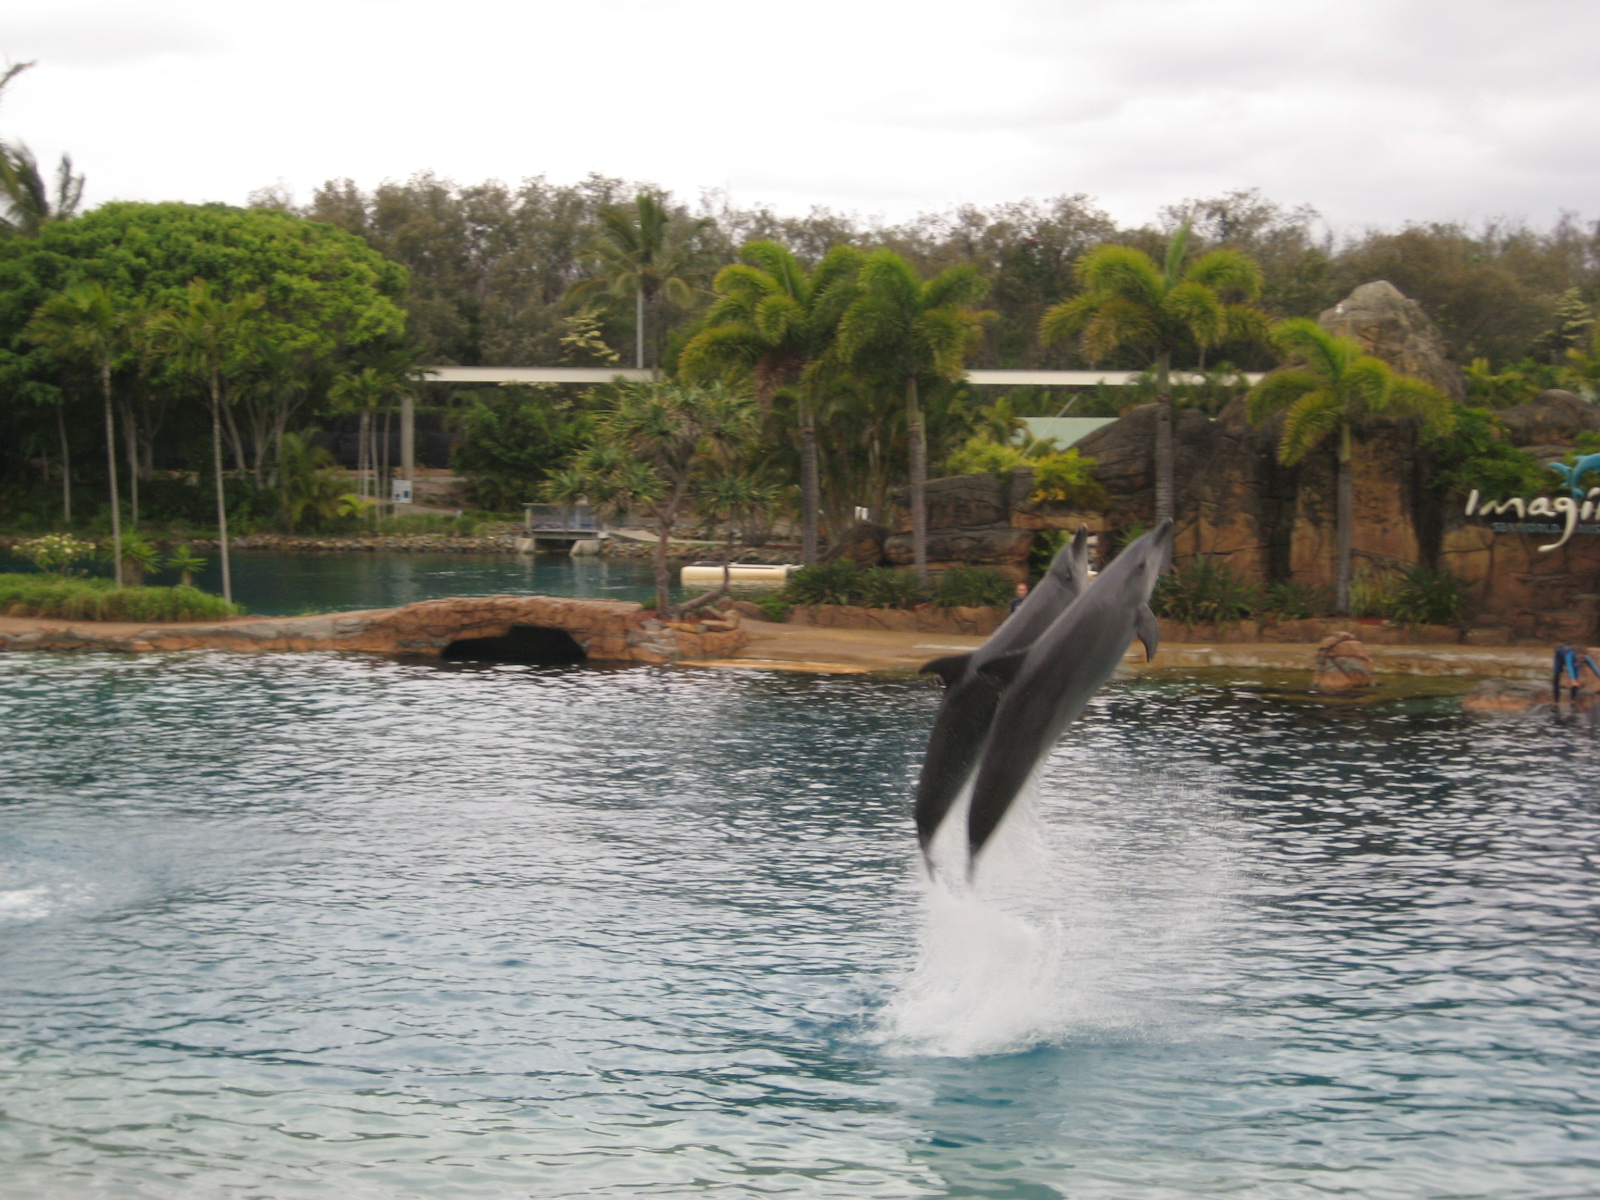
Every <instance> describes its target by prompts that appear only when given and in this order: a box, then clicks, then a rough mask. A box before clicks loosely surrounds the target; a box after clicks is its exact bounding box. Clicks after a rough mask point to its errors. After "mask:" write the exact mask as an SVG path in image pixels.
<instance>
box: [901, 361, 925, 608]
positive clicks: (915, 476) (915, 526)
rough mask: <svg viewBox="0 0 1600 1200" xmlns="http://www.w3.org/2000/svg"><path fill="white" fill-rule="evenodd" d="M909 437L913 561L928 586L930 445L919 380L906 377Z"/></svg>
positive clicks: (907, 429)
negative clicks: (923, 419) (927, 437)
mask: <svg viewBox="0 0 1600 1200" xmlns="http://www.w3.org/2000/svg"><path fill="white" fill-rule="evenodd" d="M906 437H907V438H908V439H909V442H910V446H909V450H910V457H911V561H912V565H913V566H914V567H915V569H916V573H917V582H918V583H919V584H921V585H923V586H924V587H926V586H927V583H928V443H927V442H926V441H925V440H924V438H923V434H922V407H921V405H919V404H918V403H917V377H916V376H915V375H907V376H906Z"/></svg>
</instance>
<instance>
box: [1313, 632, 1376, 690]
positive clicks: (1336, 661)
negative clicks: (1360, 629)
mask: <svg viewBox="0 0 1600 1200" xmlns="http://www.w3.org/2000/svg"><path fill="white" fill-rule="evenodd" d="M1372 684H1373V678H1372V655H1370V654H1368V653H1367V648H1366V647H1365V646H1363V645H1362V644H1361V643H1360V642H1358V641H1357V640H1356V637H1355V635H1354V634H1352V633H1343V632H1341V633H1335V634H1333V635H1332V636H1330V637H1325V638H1323V639H1322V642H1321V644H1320V645H1318V647H1317V677H1316V678H1315V679H1314V680H1312V683H1311V686H1312V687H1313V688H1314V689H1315V690H1317V691H1319V692H1347V691H1350V690H1351V689H1353V688H1363V687H1371V686H1372Z"/></svg>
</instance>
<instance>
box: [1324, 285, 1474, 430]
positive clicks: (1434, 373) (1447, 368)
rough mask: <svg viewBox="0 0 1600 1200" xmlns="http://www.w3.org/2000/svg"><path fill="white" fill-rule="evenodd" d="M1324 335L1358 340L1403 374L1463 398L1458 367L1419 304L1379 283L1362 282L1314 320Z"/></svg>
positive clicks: (1437, 328)
mask: <svg viewBox="0 0 1600 1200" xmlns="http://www.w3.org/2000/svg"><path fill="white" fill-rule="evenodd" d="M1317 324H1319V325H1321V326H1322V327H1323V328H1324V329H1326V330H1327V331H1328V332H1329V333H1332V334H1335V335H1337V336H1339V337H1347V338H1350V339H1351V340H1352V341H1355V342H1359V343H1360V344H1361V347H1362V349H1364V350H1365V351H1366V352H1367V353H1368V354H1370V355H1372V356H1373V357H1374V358H1381V359H1383V361H1384V362H1386V363H1388V364H1389V365H1390V366H1391V367H1393V368H1394V369H1395V370H1397V371H1399V372H1400V373H1401V374H1403V375H1412V376H1415V377H1416V378H1418V379H1421V380H1423V381H1424V382H1426V383H1431V384H1433V386H1434V387H1436V388H1438V389H1439V390H1440V391H1441V392H1443V393H1444V394H1445V395H1447V396H1449V397H1450V398H1451V399H1452V400H1456V401H1462V400H1465V399H1466V398H1467V383H1466V380H1465V379H1464V378H1463V377H1462V374H1461V368H1460V367H1458V366H1457V365H1456V364H1455V363H1453V362H1451V361H1450V357H1449V355H1448V354H1447V353H1446V352H1445V341H1444V335H1443V334H1442V333H1440V332H1439V327H1438V326H1437V325H1435V324H1434V323H1433V321H1432V320H1431V319H1430V318H1429V316H1428V314H1427V313H1425V312H1423V311H1422V305H1420V304H1418V303H1417V302H1416V301H1415V300H1408V299H1407V298H1406V297H1405V296H1403V295H1401V294H1400V289H1399V288H1397V287H1395V286H1394V284H1392V283H1390V282H1388V281H1387V280H1384V279H1378V280H1374V281H1373V282H1372V283H1363V284H1362V285H1361V286H1360V287H1358V288H1356V290H1355V291H1353V292H1351V293H1350V294H1349V295H1348V296H1346V297H1345V298H1344V299H1343V300H1341V301H1339V303H1338V304H1335V305H1334V306H1333V307H1332V308H1330V309H1328V310H1327V311H1326V312H1324V313H1323V314H1322V315H1321V316H1319V317H1318V318H1317Z"/></svg>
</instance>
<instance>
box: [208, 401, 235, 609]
mask: <svg viewBox="0 0 1600 1200" xmlns="http://www.w3.org/2000/svg"><path fill="white" fill-rule="evenodd" d="M211 461H212V463H213V465H215V467H216V473H217V553H218V555H219V557H220V559H221V562H222V598H223V599H224V600H226V601H227V602H228V603H229V604H232V603H233V573H232V572H231V571H230V570H229V567H228V501H227V498H226V496H224V495H223V491H222V389H221V388H220V387H218V386H217V377H216V374H215V373H214V372H213V373H212V376H211Z"/></svg>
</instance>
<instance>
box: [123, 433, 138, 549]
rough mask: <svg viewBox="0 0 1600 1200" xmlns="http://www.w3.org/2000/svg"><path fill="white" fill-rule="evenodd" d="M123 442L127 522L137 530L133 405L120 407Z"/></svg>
mask: <svg viewBox="0 0 1600 1200" xmlns="http://www.w3.org/2000/svg"><path fill="white" fill-rule="evenodd" d="M122 430H123V442H124V444H125V445H126V446H127V448H128V505H129V516H128V520H129V522H130V523H131V524H132V526H133V528H134V529H138V528H139V438H138V434H137V432H136V427H135V422H134V419H133V405H131V404H124V405H123V406H122Z"/></svg>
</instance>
